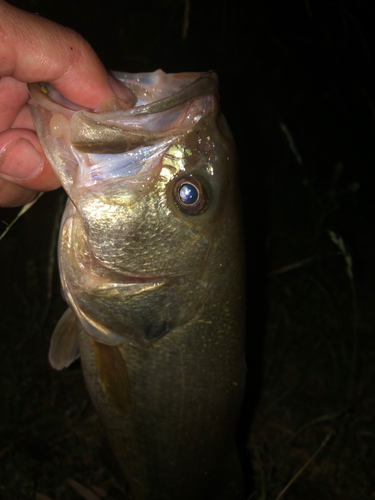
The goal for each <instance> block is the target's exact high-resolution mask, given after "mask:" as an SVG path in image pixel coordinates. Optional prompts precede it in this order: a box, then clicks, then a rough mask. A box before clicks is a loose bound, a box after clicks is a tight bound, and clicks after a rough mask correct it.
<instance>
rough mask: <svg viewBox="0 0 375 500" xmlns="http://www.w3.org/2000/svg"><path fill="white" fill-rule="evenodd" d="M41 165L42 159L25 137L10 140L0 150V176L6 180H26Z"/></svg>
mask: <svg viewBox="0 0 375 500" xmlns="http://www.w3.org/2000/svg"><path fill="white" fill-rule="evenodd" d="M42 167H43V160H42V158H41V156H40V154H39V153H38V151H37V150H36V149H35V148H34V146H33V145H32V144H31V143H30V142H29V141H28V140H26V139H22V138H21V139H18V140H17V141H14V142H11V143H10V144H8V145H7V146H5V148H4V149H3V150H2V151H1V152H0V177H3V178H5V179H7V180H12V179H18V180H28V179H32V178H33V177H35V176H36V175H37V174H38V173H39V172H40V170H42Z"/></svg>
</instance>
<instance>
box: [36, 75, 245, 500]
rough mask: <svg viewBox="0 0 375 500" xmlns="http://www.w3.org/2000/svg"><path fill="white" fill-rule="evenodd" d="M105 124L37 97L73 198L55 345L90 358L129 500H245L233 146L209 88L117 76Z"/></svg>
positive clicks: (240, 272) (207, 82)
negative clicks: (120, 92)
mask: <svg viewBox="0 0 375 500" xmlns="http://www.w3.org/2000/svg"><path fill="white" fill-rule="evenodd" d="M113 75H114V77H115V78H117V79H118V80H119V81H120V82H121V83H122V84H123V85H124V87H125V88H126V89H127V90H128V93H129V96H130V98H129V104H128V107H127V108H126V106H125V108H126V109H124V106H120V105H119V102H118V101H117V100H116V99H115V98H110V99H109V100H107V101H105V102H104V103H103V104H102V106H101V107H100V108H98V109H97V110H91V109H87V108H83V107H79V106H77V105H75V104H73V103H70V102H68V101H67V100H66V99H65V98H64V97H63V96H62V95H61V94H59V92H57V90H56V89H54V88H53V87H52V85H50V84H48V83H44V82H42V83H35V84H30V85H29V92H30V96H31V100H30V106H31V111H32V116H33V120H34V123H35V129H36V132H37V134H38V137H39V140H40V142H41V144H42V147H43V149H44V151H45V154H46V156H47V158H48V160H49V162H50V164H51V166H52V167H53V169H54V171H55V173H56V175H57V176H58V178H59V180H60V182H61V184H62V186H63V188H64V189H65V191H66V193H67V194H68V203H67V206H66V209H65V212H64V215H63V217H62V222H61V230H60V236H59V249H58V254H59V257H58V261H59V269H60V276H61V285H62V292H63V296H64V299H65V301H66V302H67V304H68V306H69V307H68V309H67V311H66V312H65V313H64V315H63V316H62V318H61V319H60V321H59V322H58V324H57V326H56V328H55V330H54V332H53V335H52V340H51V345H50V351H49V361H50V363H51V365H52V367H53V368H55V369H57V370H61V369H63V368H65V367H68V366H69V365H70V364H71V363H72V362H73V361H74V360H76V359H77V358H79V357H80V358H81V366H82V370H83V375H84V380H85V384H86V387H87V389H88V392H89V395H90V398H91V401H92V404H93V406H94V408H95V409H96V411H97V413H98V415H99V417H100V420H101V421H102V423H103V425H104V428H105V430H106V434H107V436H108V440H109V443H110V446H111V448H112V450H113V452H114V455H115V457H116V458H117V460H118V463H119V465H120V467H121V469H122V471H123V473H124V476H125V478H126V485H127V492H128V497H129V498H131V499H132V500H151V499H152V500H176V499H179V500H191V499H192V498H194V499H195V500H203V499H204V500H207V499H212V500H237V499H238V500H239V499H243V498H244V486H243V472H242V468H241V463H240V460H239V454H238V450H237V447H236V426H237V423H238V419H239V414H240V410H241V404H242V399H243V394H244V380H245V373H246V362H245V347H244V346H245V328H244V324H245V290H244V265H245V263H244V243H243V231H242V223H241V203H240V195H239V188H238V180H237V167H236V163H237V159H236V150H235V145H234V140H233V137H232V134H231V132H230V129H229V126H228V124H227V122H226V119H225V117H224V115H223V113H222V112H221V110H220V106H219V93H218V92H219V84H218V77H217V74H216V73H215V72H214V71H209V72H206V73H198V72H197V73H174V74H173V73H171V74H168V73H165V72H163V71H162V70H157V71H154V72H150V73H136V74H131V73H121V72H113Z"/></svg>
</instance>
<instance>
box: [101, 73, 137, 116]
mask: <svg viewBox="0 0 375 500" xmlns="http://www.w3.org/2000/svg"><path fill="white" fill-rule="evenodd" d="M108 81H109V85H110V87H111V89H112V90H113V92H114V93H115V94H116V96H117V97H118V98H119V99H120V100H121V101H122V102H121V105H122V107H123V108H124V109H129V108H133V107H134V106H135V104H136V102H137V97H136V96H135V95H134V94H133V92H132V91H131V90H130V89H129V88H128V87H126V86H125V85H124V84H123V83H121V82H120V81H119V80H117V79H116V78H115V77H113V76H112V75H108Z"/></svg>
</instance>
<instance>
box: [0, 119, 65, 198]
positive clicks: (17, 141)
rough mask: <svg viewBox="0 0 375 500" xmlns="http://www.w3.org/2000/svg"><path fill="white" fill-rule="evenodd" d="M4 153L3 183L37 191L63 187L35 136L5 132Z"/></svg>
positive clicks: (0, 158) (1, 137)
mask: <svg viewBox="0 0 375 500" xmlns="http://www.w3.org/2000/svg"><path fill="white" fill-rule="evenodd" d="M0 151H1V153H0V178H1V179H3V180H5V181H8V182H11V183H13V184H17V185H20V186H21V185H22V186H23V187H24V188H26V189H29V190H36V191H50V190H52V189H56V188H57V187H59V185H60V183H59V181H58V180H57V178H56V176H55V174H54V172H53V170H52V168H51V166H50V164H49V163H48V161H47V159H46V157H45V155H44V153H43V150H42V147H41V145H40V143H39V141H38V138H37V136H36V134H35V132H33V131H31V130H25V129H10V130H7V131H5V132H2V133H1V134H0ZM3 193H4V190H3Z"/></svg>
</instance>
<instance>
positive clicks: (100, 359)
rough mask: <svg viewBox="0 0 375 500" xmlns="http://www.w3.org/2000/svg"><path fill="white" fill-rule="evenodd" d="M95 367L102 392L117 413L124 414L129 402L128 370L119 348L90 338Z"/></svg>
mask: <svg viewBox="0 0 375 500" xmlns="http://www.w3.org/2000/svg"><path fill="white" fill-rule="evenodd" d="M91 341H92V343H93V347H94V353H95V360H96V368H97V370H98V377H99V381H100V384H101V386H102V389H103V392H104V394H105V395H106V397H107V399H108V402H109V403H110V405H111V406H112V408H114V409H115V410H116V411H117V412H118V413H123V414H125V413H126V411H127V409H128V407H129V403H130V385H129V377H128V370H127V368H126V364H125V361H124V359H123V357H122V356H121V353H120V351H119V348H118V347H116V346H109V345H106V344H102V343H100V342H97V341H96V340H94V339H91Z"/></svg>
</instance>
